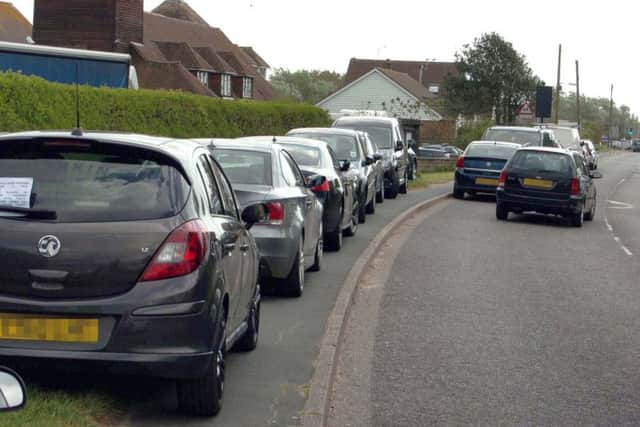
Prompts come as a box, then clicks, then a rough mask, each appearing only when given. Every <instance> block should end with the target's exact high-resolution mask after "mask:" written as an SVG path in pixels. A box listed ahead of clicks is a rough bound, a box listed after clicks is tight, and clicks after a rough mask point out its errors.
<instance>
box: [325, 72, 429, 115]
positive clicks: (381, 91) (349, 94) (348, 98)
mask: <svg viewBox="0 0 640 427" xmlns="http://www.w3.org/2000/svg"><path fill="white" fill-rule="evenodd" d="M397 98H400V101H397ZM391 100H396V101H395V107H394V104H392V103H391ZM415 102H416V98H414V97H412V96H410V95H409V94H407V93H406V92H405V91H404V90H402V89H401V88H399V87H398V86H397V85H396V84H395V83H393V82H392V81H390V80H389V79H387V78H386V77H385V76H383V75H382V74H380V73H378V72H376V73H372V74H370V75H369V76H367V77H366V78H364V79H362V80H360V81H357V82H356V83H355V84H353V85H352V86H350V87H349V88H348V89H346V90H344V91H342V92H340V93H339V94H338V95H336V96H333V97H331V98H329V99H328V100H326V101H324V102H321V103H319V104H318V106H319V107H321V108H324V109H325V110H327V111H328V112H329V113H339V112H340V110H344V109H351V110H384V109H385V108H384V107H383V103H384V105H386V110H387V111H390V112H391V113H392V114H393V115H397V116H398V117H399V118H403V119H415V120H438V119H439V118H438V117H437V116H434V115H431V114H427V113H426V112H425V111H418V112H416V111H401V110H402V109H400V108H398V107H397V105H398V104H399V103H400V104H405V105H413V104H415Z"/></svg>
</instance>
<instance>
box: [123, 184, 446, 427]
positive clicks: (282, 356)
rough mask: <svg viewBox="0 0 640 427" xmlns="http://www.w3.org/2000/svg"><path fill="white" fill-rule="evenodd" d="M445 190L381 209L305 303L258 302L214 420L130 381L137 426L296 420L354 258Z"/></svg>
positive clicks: (162, 387)
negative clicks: (253, 332)
mask: <svg viewBox="0 0 640 427" xmlns="http://www.w3.org/2000/svg"><path fill="white" fill-rule="evenodd" d="M449 187H450V186H448V185H444V186H443V185H440V186H433V187H431V188H429V189H426V190H419V191H413V192H410V193H409V194H408V195H406V196H404V195H400V196H399V197H398V199H396V200H387V201H385V203H384V204H382V205H378V207H377V212H376V214H375V215H374V216H367V223H366V224H364V225H360V228H359V229H358V233H357V235H356V237H354V238H345V241H344V242H345V244H344V247H343V249H342V251H340V252H339V253H326V254H325V258H324V264H323V269H322V271H321V272H319V273H307V276H306V280H307V281H306V287H305V292H304V295H303V297H302V298H300V299H289V298H283V297H276V296H267V297H265V298H264V300H263V306H262V323H261V336H260V343H259V345H258V349H257V350H256V351H254V352H252V353H248V354H230V355H229V359H228V363H227V372H226V374H227V383H226V390H225V401H224V407H223V409H222V412H221V413H220V414H219V415H218V417H216V418H213V419H198V418H195V419H194V418H189V417H183V416H180V415H178V414H176V413H175V412H174V411H173V408H175V398H174V387H173V386H172V385H171V384H168V383H166V382H150V381H148V380H142V379H141V380H139V381H140V382H138V383H135V384H134V381H127V380H126V379H123V380H124V381H127V382H125V384H127V390H121V391H119V392H118V393H119V395H120V397H121V398H124V399H126V400H129V401H131V410H132V413H131V425H134V426H163V425H164V426H175V425H181V426H209V425H215V426H217V427H219V426H234V427H237V426H260V427H262V426H276V425H277V426H288V425H297V424H298V423H299V421H300V415H301V413H302V410H303V407H304V403H305V394H306V392H307V391H308V389H307V387H308V383H309V381H310V379H311V376H312V375H313V371H314V368H313V362H314V361H315V359H316V357H317V354H318V351H319V345H320V341H321V339H322V337H323V335H324V330H325V326H326V322H327V318H328V316H329V314H330V312H331V310H332V309H333V306H334V304H335V300H336V297H337V295H338V292H339V291H340V289H341V286H342V284H343V282H344V280H345V279H346V276H347V275H348V273H349V271H350V270H351V268H352V266H353V264H354V262H355V260H356V259H357V258H358V257H359V256H360V254H361V253H362V252H363V251H364V250H365V249H366V247H367V246H368V244H369V242H370V241H371V239H373V238H374V237H375V236H376V234H377V233H378V232H379V231H380V230H381V229H382V228H383V227H384V226H385V225H386V224H387V223H389V222H390V221H391V220H392V219H393V218H395V217H396V216H397V215H398V214H399V213H400V212H402V211H404V210H406V209H407V208H408V207H410V206H412V205H414V204H416V203H417V202H419V201H422V200H426V199H429V198H432V197H435V196H437V195H440V194H443V193H446V192H449V191H450V188H449Z"/></svg>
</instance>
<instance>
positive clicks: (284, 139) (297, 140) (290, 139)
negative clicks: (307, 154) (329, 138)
mask: <svg viewBox="0 0 640 427" xmlns="http://www.w3.org/2000/svg"><path fill="white" fill-rule="evenodd" d="M276 143H277V144H284V145H286V144H298V145H306V146H309V147H314V148H319V149H322V148H326V147H327V143H326V142H324V141H320V140H319V139H311V138H301V137H298V136H278V137H276Z"/></svg>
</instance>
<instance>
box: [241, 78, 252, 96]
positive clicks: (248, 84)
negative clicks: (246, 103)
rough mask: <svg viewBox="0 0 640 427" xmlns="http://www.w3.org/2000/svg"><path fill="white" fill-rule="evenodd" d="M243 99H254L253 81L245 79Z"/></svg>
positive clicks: (243, 82)
mask: <svg viewBox="0 0 640 427" xmlns="http://www.w3.org/2000/svg"><path fill="white" fill-rule="evenodd" d="M242 97H243V98H253V79H252V78H251V77H245V78H244V80H243V81H242Z"/></svg>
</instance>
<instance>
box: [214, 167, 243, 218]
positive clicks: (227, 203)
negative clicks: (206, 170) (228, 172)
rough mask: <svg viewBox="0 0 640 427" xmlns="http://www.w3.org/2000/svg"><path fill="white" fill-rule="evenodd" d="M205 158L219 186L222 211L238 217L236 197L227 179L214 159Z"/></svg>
mask: <svg viewBox="0 0 640 427" xmlns="http://www.w3.org/2000/svg"><path fill="white" fill-rule="evenodd" d="M207 160H208V161H209V165H210V166H211V169H212V170H213V174H214V175H215V177H216V181H218V184H219V186H220V195H221V196H222V203H223V204H224V211H225V212H226V214H227V215H229V216H232V217H234V218H236V219H239V218H240V215H239V214H238V206H237V204H236V199H235V197H234V196H233V190H232V189H231V185H229V182H228V181H227V177H226V176H225V175H224V173H223V172H222V170H221V169H220V167H219V166H218V164H217V163H216V161H215V160H213V159H212V158H211V157H207Z"/></svg>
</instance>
